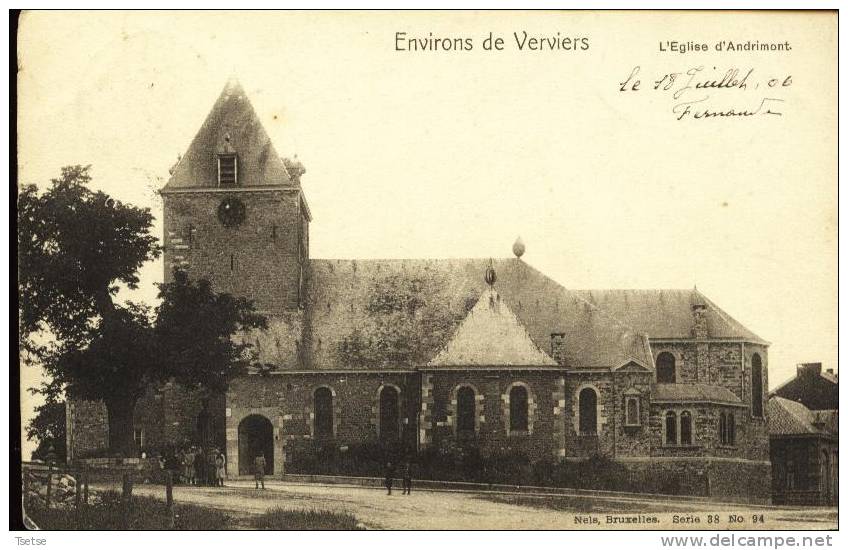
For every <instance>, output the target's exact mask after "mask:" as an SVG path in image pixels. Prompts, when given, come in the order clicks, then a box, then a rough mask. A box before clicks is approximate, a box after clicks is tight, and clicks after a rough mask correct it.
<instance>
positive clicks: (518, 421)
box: [509, 386, 529, 432]
mask: <svg viewBox="0 0 848 550" xmlns="http://www.w3.org/2000/svg"><path fill="white" fill-rule="evenodd" d="M527 397H528V396H527V388H525V387H524V386H513V387H512V389H511V390H509V431H511V432H526V431H528V416H529V415H528V412H529V411H528V407H529V403H528V400H527Z"/></svg>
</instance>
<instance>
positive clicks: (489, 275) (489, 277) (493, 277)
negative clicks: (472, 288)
mask: <svg viewBox="0 0 848 550" xmlns="http://www.w3.org/2000/svg"><path fill="white" fill-rule="evenodd" d="M485 280H486V284H488V285H489V286H490V287H494V286H495V281H497V280H498V276H497V274H496V273H495V266H494V262H493V261H492V259H491V258H489V267H487V268H486V277H485Z"/></svg>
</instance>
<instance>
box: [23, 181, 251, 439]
mask: <svg viewBox="0 0 848 550" xmlns="http://www.w3.org/2000/svg"><path fill="white" fill-rule="evenodd" d="M88 170H89V168H88V167H81V166H72V167H66V168H63V169H62V176H61V177H60V178H58V179H54V180H52V186H51V187H50V189H49V190H48V191H47V192H45V193H43V194H39V193H38V191H37V189H36V188H35V187H34V186H28V187H25V188H24V189H23V190H22V192H21V194H20V196H19V200H18V210H19V228H20V229H19V234H18V241H19V249H20V259H19V270H20V280H21V285H20V289H19V292H20V296H21V300H20V302H21V307H20V327H21V340H22V343H21V345H22V347H23V348H24V349H26V350H27V352H28V353H29V354H30V355H31V357H32V360H35V361H38V362H39V363H40V364H41V365H42V366H43V367H44V368H45V370H46V371H47V373H48V375H49V376H50V382H49V383H47V384H46V385H45V386H44V387H43V388H42V389H41V390H39V391H40V392H41V393H43V394H45V395H46V396H47V397H48V401H51V400H56V399H57V398H58V396H60V395H61V394H62V393H63V392H67V394H68V395H69V396H70V397H72V398H81V399H99V400H103V402H104V403H105V405H106V409H107V412H108V418H109V444H110V447H111V450H112V451H113V452H119V453H122V454H124V455H129V454H131V453H133V452H134V450H135V442H134V440H133V412H134V409H135V405H136V403H137V402H138V399H139V398H140V397H141V395H142V394H143V393H144V392H145V391H146V390H147V389H148V388H149V387H151V386H156V385H158V384H162V383H164V382H166V381H169V380H175V381H176V382H178V383H181V384H183V385H185V386H187V387H190V388H196V389H202V390H204V391H206V392H220V391H224V390H225V389H226V387H227V384H228V383H229V381H230V380H231V379H232V377H233V376H235V375H237V374H239V373H240V372H242V371H243V370H244V368H245V367H246V366H247V365H248V364H249V363H250V362H251V361H252V354H251V350H250V345H249V344H247V343H245V342H238V341H236V340H234V338H233V336H234V335H235V334H236V333H237V332H239V331H241V330H247V329H251V328H264V327H265V325H266V321H265V318H264V317H263V316H261V315H258V314H256V313H255V311H254V308H253V304H252V303H251V302H250V301H248V300H245V299H241V298H235V297H233V296H230V295H228V294H216V293H215V292H214V291H213V290H212V288H211V285H210V284H209V282H208V281H204V280H201V281H196V282H193V281H190V280H189V279H188V277H187V276H186V275H185V274H184V273H182V272H176V273H175V276H174V281H173V282H172V283H168V284H163V285H160V294H159V298H160V299H161V300H162V302H161V304H160V305H159V306H158V307H157V308H156V309H155V310H154V311H152V310H151V309H150V308H149V307H148V306H145V305H143V304H134V303H126V304H116V303H115V301H114V296H115V294H116V292H117V290H118V283H123V284H125V285H127V286H128V287H130V288H135V287H136V286H137V285H138V275H137V271H138V268H139V267H140V266H141V265H142V264H143V263H144V262H145V261H147V260H150V259H153V258H155V257H157V256H158V255H159V253H160V249H159V246H158V244H157V243H156V239H155V238H154V237H152V236H151V235H150V234H149V230H150V226H151V224H152V220H153V217H152V215H151V214H150V211H149V210H148V209H140V208H135V207H132V206H129V205H123V204H121V203H119V202H116V201H114V200H113V199H112V198H110V197H109V196H108V195H106V194H105V193H102V192H93V191H91V190H89V189H88V188H86V184H88V183H89V182H90V180H91V178H90V176H89V174H88ZM45 331H46V332H48V333H49V334H50V335H51V336H52V337H53V340H52V342H51V343H50V344H43V343H41V342H39V340H38V338H37V337H36V335H39V334H41V333H43V332H45Z"/></svg>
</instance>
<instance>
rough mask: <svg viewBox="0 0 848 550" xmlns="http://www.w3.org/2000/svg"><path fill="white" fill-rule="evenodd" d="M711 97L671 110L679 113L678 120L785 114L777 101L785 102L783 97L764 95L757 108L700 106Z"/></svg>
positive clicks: (685, 102)
mask: <svg viewBox="0 0 848 550" xmlns="http://www.w3.org/2000/svg"><path fill="white" fill-rule="evenodd" d="M709 99H710V97H709V96H704V97H702V98H701V99H696V100H695V101H684V102H683V103H678V104H677V105H675V106H674V107H672V108H671V112H672V113H674V114H675V115H677V120H683V119H684V118H687V117H690V118H694V119H700V118H716V117H749V116H754V115H777V116H783V113H782V112H780V111H779V110H776V109H779V108H780V107H779V105H776V104H777V103H783V102H784V100H783V99H779V98H776V97H764V98H762V99H761V100H760V104H759V105H758V106H757V108H755V109H738V108H722V109H710V108H709V107H707V106H700V105H698V104H699V103H704V102H706V101H708V100H709Z"/></svg>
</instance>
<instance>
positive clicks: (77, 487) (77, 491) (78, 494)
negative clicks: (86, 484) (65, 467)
mask: <svg viewBox="0 0 848 550" xmlns="http://www.w3.org/2000/svg"><path fill="white" fill-rule="evenodd" d="M81 500H82V472H77V476H76V483H75V484H74V507H75V508H79V507H80V501H81Z"/></svg>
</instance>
